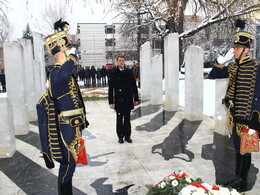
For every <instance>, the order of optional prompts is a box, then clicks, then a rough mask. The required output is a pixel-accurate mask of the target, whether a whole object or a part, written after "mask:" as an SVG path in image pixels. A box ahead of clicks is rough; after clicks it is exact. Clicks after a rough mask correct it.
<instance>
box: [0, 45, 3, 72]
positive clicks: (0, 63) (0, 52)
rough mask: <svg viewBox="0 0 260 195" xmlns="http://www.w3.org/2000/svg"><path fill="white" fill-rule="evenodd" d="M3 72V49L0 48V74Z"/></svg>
mask: <svg viewBox="0 0 260 195" xmlns="http://www.w3.org/2000/svg"><path fill="white" fill-rule="evenodd" d="M1 70H4V49H3V48H0V72H1Z"/></svg>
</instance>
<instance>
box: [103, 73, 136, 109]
mask: <svg viewBox="0 0 260 195" xmlns="http://www.w3.org/2000/svg"><path fill="white" fill-rule="evenodd" d="M108 95H109V104H115V110H116V111H118V112H125V111H129V110H132V109H133V108H134V101H139V98H138V91H137V87H136V81H135V78H134V75H133V72H132V70H131V69H128V68H124V70H120V69H119V68H116V69H115V70H114V71H113V73H112V74H111V77H110V80H109V90H108Z"/></svg>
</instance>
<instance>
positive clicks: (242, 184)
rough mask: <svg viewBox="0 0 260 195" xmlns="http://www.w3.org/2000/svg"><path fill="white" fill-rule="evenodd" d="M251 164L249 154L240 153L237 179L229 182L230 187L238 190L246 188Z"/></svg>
mask: <svg viewBox="0 0 260 195" xmlns="http://www.w3.org/2000/svg"><path fill="white" fill-rule="evenodd" d="M250 166H251V154H245V155H242V158H241V168H240V173H239V180H237V181H236V182H234V183H232V184H230V187H232V188H235V189H236V190H237V191H238V192H244V191H246V190H247V177H248V172H249V169H250Z"/></svg>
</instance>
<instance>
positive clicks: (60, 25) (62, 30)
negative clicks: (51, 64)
mask: <svg viewBox="0 0 260 195" xmlns="http://www.w3.org/2000/svg"><path fill="white" fill-rule="evenodd" d="M67 25H69V23H68V22H66V21H62V18H61V19H60V20H59V21H57V22H55V24H54V29H55V31H56V33H54V34H52V35H50V36H48V37H47V38H46V39H45V45H46V48H47V50H48V52H49V53H50V54H52V55H55V54H56V53H58V52H60V51H65V50H67V49H70V48H71V41H70V38H69V36H68V35H67V32H68V31H69V28H68V26H67Z"/></svg>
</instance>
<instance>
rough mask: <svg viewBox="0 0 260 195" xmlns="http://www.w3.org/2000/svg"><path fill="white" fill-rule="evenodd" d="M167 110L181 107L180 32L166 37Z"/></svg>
mask: <svg viewBox="0 0 260 195" xmlns="http://www.w3.org/2000/svg"><path fill="white" fill-rule="evenodd" d="M164 65H165V102H164V105H165V110H167V111H178V109H179V34H178V33H171V34H169V35H168V36H167V37H165V39H164Z"/></svg>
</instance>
